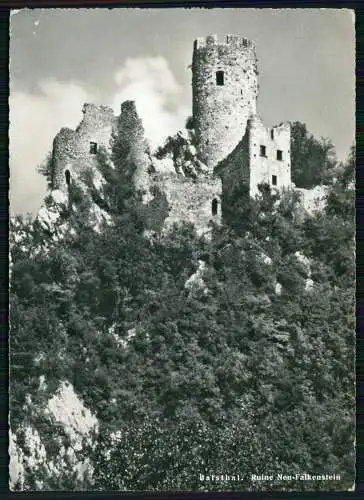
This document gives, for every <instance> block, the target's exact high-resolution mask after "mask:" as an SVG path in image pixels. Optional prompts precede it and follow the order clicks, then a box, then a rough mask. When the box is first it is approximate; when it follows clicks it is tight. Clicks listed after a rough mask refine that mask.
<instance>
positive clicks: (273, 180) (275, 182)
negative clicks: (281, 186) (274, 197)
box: [272, 175, 277, 186]
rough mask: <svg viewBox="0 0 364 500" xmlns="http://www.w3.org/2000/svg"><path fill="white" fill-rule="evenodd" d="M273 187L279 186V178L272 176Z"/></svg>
mask: <svg viewBox="0 0 364 500" xmlns="http://www.w3.org/2000/svg"><path fill="white" fill-rule="evenodd" d="M272 185H273V186H276V185H277V176H276V175H272Z"/></svg>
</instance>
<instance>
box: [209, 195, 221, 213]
mask: <svg viewBox="0 0 364 500" xmlns="http://www.w3.org/2000/svg"><path fill="white" fill-rule="evenodd" d="M218 205H219V202H218V201H217V199H216V198H214V199H213V200H212V203H211V212H212V215H217V208H218Z"/></svg>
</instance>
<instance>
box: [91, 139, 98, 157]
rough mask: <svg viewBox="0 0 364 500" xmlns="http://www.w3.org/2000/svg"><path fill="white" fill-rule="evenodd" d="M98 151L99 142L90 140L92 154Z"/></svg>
mask: <svg viewBox="0 0 364 500" xmlns="http://www.w3.org/2000/svg"><path fill="white" fill-rule="evenodd" d="M96 153H97V142H90V154H92V155H95V154H96Z"/></svg>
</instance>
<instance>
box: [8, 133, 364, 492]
mask: <svg viewBox="0 0 364 500" xmlns="http://www.w3.org/2000/svg"><path fill="white" fill-rule="evenodd" d="M298 129H299V127H297V130H298ZM302 130H303V129H302ZM302 130H301V131H302ZM302 140H303V142H305V141H306V142H307V134H306V135H305V133H303V139H302ZM295 141H297V142H296V145H295V148H296V149H293V148H292V154H293V155H296V159H297V158H299V161H298V160H296V161H297V165H299V166H297V169H296V171H295V175H296V179H297V185H299V181H298V179H303V177H304V175H306V174H307V177H306V178H305V179H304V180H302V183H301V184H302V185H305V186H309V185H314V183H315V182H316V179H318V178H319V177H317V172H316V173H313V171H312V172H311V171H310V170H309V169H308V168H307V169H306V167H304V166H303V161H304V158H305V156H304V155H306V166H307V165H308V163H310V161H311V160H310V158H308V157H307V155H309V153H307V152H306V153H302V151H303V149H304V147H303V146H302V147H300V146H299V135H298V133H297V137H296V136H295ZM305 147H306V146H305ZM309 151H310V150H309ZM330 154H331V149H330V148H329V149H328V150H327V156H326V157H325V162H327V164H329V163H330V161H331V160H330ZM113 162H114V167H112V166H111V165H110V164H109V163H108V161H107V158H106V155H105V153H103V152H101V153H100V154H99V168H100V172H102V174H103V177H104V179H105V183H104V184H103V186H102V187H101V188H100V189H99V190H96V189H95V188H93V187H92V182H90V184H89V191H90V193H91V195H92V198H93V200H94V201H93V202H94V203H97V204H99V205H100V207H102V208H103V209H104V210H107V212H108V213H109V214H110V215H111V217H112V223H111V224H105V225H104V227H103V228H102V230H101V231H99V232H95V231H94V230H93V229H92V228H91V227H90V225H89V224H88V222H87V221H88V212H89V210H90V203H85V202H83V198H82V195H80V196H79V197H78V198H77V197H76V198H75V201H74V207H73V211H72V213H71V214H68V218H67V223H68V224H69V229H70V231H69V232H68V233H67V234H66V236H65V237H64V238H63V239H61V240H56V241H53V240H52V234H47V233H45V232H44V231H43V229H42V228H41V227H40V226H37V225H36V224H33V223H31V222H30V221H29V220H23V221H22V220H21V219H20V218H18V220H17V222H16V227H15V226H13V228H12V235H13V236H12V237H13V241H12V278H11V296H10V298H11V325H12V328H11V353H10V354H11V357H10V367H11V388H10V389H11V390H10V411H11V415H10V418H11V427H12V430H13V431H14V432H15V433H16V435H17V436H18V437H19V439H21V435H22V429H23V427H24V422H25V421H26V422H28V423H30V424H31V425H33V426H34V427H36V428H37V429H38V432H39V433H40V435H41V436H42V437H43V438H44V439H45V442H47V443H51V439H52V438H51V436H49V429H47V428H46V427H45V426H44V425H43V424H42V417H41V415H40V414H39V412H35V411H34V410H33V408H36V407H38V408H41V407H42V405H43V404H44V402H45V401H46V399H47V397H50V396H51V395H52V394H53V393H54V391H55V389H56V388H57V386H58V385H59V383H60V381H62V380H68V381H69V382H70V383H72V384H73V386H74V388H75V390H76V391H77V393H78V394H79V395H80V397H81V398H82V399H83V400H84V402H85V404H86V406H87V407H88V408H89V409H90V410H91V411H92V412H93V413H94V414H95V415H96V416H97V418H98V421H99V432H98V434H95V436H94V441H93V444H92V446H89V447H86V448H84V449H83V452H82V453H83V454H84V455H86V456H87V457H88V458H90V460H91V463H92V466H93V468H94V472H93V476H92V479H91V480H90V481H91V483H89V484H77V481H76V479H75V480H74V484H73V488H74V489H76V490H77V489H82V488H89V489H100V490H105V489H107V490H119V489H121V490H124V489H136V490H144V489H148V490H149V489H152V490H161V489H170V490H181V489H184V490H246V489H250V490H261V489H263V490H264V489H267V490H272V489H273V490H274V489H276V490H281V489H284V488H285V489H288V490H289V489H298V490H312V489H314V490H328V489H329V490H337V489H348V488H349V487H351V486H352V484H353V481H354V462H355V458H354V457H355V450H354V433H355V425H354V415H355V391H354V377H355V372H354V346H355V341H354V340H355V336H354V335H355V316H354V304H355V302H354V280H355V255H354V237H355V218H354V214H355V204H354V190H353V189H352V183H353V181H354V171H355V157H354V150H353V151H352V154H351V156H350V158H349V159H348V161H347V162H346V163H345V165H340V166H338V167H336V170H335V172H336V174H335V180H332V179H331V181H330V184H329V193H328V198H327V205H326V208H325V209H324V210H323V211H322V212H319V213H317V214H315V215H314V216H312V217H308V216H307V217H302V209H301V206H300V204H299V202H298V200H297V198H296V196H295V194H294V193H291V192H286V193H283V194H282V195H281V198H279V197H278V196H277V195H273V194H272V193H271V192H270V191H269V190H267V189H263V188H262V190H261V196H260V197H259V198H257V199H255V200H248V199H247V198H246V197H242V196H239V193H237V196H236V201H235V204H234V206H232V207H231V210H230V212H229V214H228V215H229V216H228V220H227V222H226V223H225V224H223V225H221V226H216V227H213V230H212V231H213V232H212V238H211V239H210V240H207V239H205V238H203V237H198V236H197V234H196V232H195V230H194V228H193V227H192V226H190V225H187V224H184V223H181V224H180V225H178V226H175V227H173V228H172V229H170V230H169V231H168V232H166V233H165V234H163V235H156V236H154V237H149V238H147V237H145V235H144V229H145V223H144V218H143V211H142V210H141V209H140V196H139V194H138V193H136V192H135V191H134V190H133V188H132V184H131V183H130V182H128V180H129V178H130V176H131V175H132V172H133V168H134V166H133V165H129V164H128V159H127V157H126V156H125V155H124V153H123V151H122V148H118V147H117V139H116V147H115V148H114V153H113ZM293 162H294V160H292V164H293ZM300 162H301V163H300ZM307 162H308V163H307ZM317 165H318V168H319V169H320V165H321V164H317ZM325 165H326V163H325ZM301 167H302V168H301ZM310 168H311V167H310ZM312 169H313V166H312ZM303 172H306V173H305V174H304V173H303ZM308 172H310V173H308ZM320 172H321V169H320ZM319 176H321V173H320V174H319ZM319 180H321V181H322V178H321V177H320V179H319ZM91 181H92V179H91ZM72 228H73V229H74V231H71V229H72ZM20 233H22V238H21V240H20V239H17V238H16V235H19V234H20ZM45 240H49V241H52V244H51V247H48V250H47V251H46V250H44V251H39V252H37V253H36V254H34V252H32V251H31V250H32V248H33V247H34V245H38V243H39V242H40V241H45ZM49 248H50V249H49ZM199 261H203V262H205V263H206V266H205V271H204V273H203V284H201V283H196V284H195V286H192V287H186V280H187V279H188V278H189V277H190V276H191V275H193V273H194V272H195V271H196V270H197V268H198V266H199ZM120 341H124V343H123V344H122V345H120ZM42 375H43V376H45V379H46V381H47V387H48V388H47V391H45V392H44V391H43V392H42V393H40V392H38V391H37V389H36V388H37V387H38V385H39V377H40V376H42ZM27 395H31V398H32V405H31V406H29V405H28V406H27V405H26V404H25V402H26V399H27V397H28V396H27ZM24 408H26V411H25V410H24ZM49 453H57V450H56V451H54V450H53V451H52V449H50V450H49ZM287 471H289V472H290V473H291V474H295V473H303V472H307V473H312V474H314V473H320V474H325V473H327V474H334V473H337V474H340V475H341V480H340V481H322V482H320V481H316V482H310V481H294V480H292V481H286V482H285V483H282V482H277V481H273V483H272V481H261V482H259V483H256V482H254V481H252V480H251V474H259V473H264V474H272V475H275V474H276V473H281V472H282V473H286V472H287ZM44 474H45V475H44V477H43V478H42V479H43V480H44V484H45V489H47V488H50V487H53V488H57V487H58V488H59V487H62V486H61V484H62V482H61V479H59V482H58V483H57V478H54V477H48V476H47V475H46V473H44ZM199 474H204V475H206V474H240V479H241V480H240V481H239V482H238V481H236V482H231V481H230V482H224V481H222V482H218V483H214V482H203V481H200V477H199ZM27 481H28V485H29V487H31V485H32V484H34V477H33V476H32V471H28V479H27ZM68 487H69V486H68ZM71 488H72V485H71Z"/></svg>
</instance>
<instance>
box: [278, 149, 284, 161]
mask: <svg viewBox="0 0 364 500" xmlns="http://www.w3.org/2000/svg"><path fill="white" fill-rule="evenodd" d="M277 160H279V161H282V160H283V151H281V150H280V149H277Z"/></svg>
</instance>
